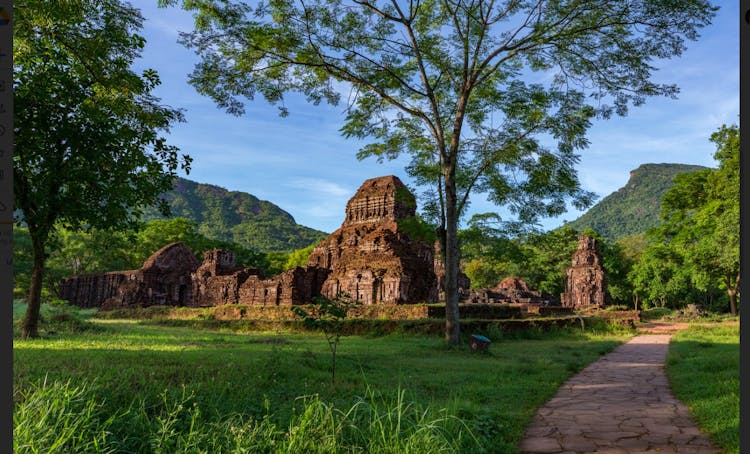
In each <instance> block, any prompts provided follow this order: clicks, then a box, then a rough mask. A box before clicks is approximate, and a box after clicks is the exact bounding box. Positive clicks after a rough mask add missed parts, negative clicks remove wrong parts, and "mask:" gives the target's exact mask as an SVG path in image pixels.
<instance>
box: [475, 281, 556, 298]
mask: <svg viewBox="0 0 750 454" xmlns="http://www.w3.org/2000/svg"><path fill="white" fill-rule="evenodd" d="M550 300H551V296H550V295H548V294H545V293H542V292H539V291H535V290H531V289H530V288H529V285H528V284H527V283H526V282H524V281H523V280H521V279H519V278H517V277H508V278H505V279H503V280H502V281H500V283H499V284H497V286H496V287H494V288H480V289H475V290H472V291H471V292H469V293H468V294H467V295H466V296H465V297H464V298H462V301H463V302H468V303H483V304H489V303H507V304H532V305H547V304H550V302H551V301H550Z"/></svg>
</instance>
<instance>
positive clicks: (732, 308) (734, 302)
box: [727, 274, 740, 315]
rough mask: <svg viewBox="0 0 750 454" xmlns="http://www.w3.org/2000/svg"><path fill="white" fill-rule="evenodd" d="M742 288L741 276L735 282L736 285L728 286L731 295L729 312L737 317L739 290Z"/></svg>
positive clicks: (728, 292)
mask: <svg viewBox="0 0 750 454" xmlns="http://www.w3.org/2000/svg"><path fill="white" fill-rule="evenodd" d="M739 287H740V275H739V274H738V275H737V278H736V279H735V280H734V285H727V295H729V312H730V313H731V314H732V315H737V290H738V289H739Z"/></svg>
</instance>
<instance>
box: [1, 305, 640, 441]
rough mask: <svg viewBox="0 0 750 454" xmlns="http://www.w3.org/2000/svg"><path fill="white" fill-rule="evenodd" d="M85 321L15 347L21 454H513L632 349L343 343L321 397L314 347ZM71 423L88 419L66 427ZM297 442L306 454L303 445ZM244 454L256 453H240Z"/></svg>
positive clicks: (420, 339)
mask: <svg viewBox="0 0 750 454" xmlns="http://www.w3.org/2000/svg"><path fill="white" fill-rule="evenodd" d="M62 318H65V317H62ZM91 323H93V324H95V326H96V327H97V329H95V330H84V331H81V332H77V331H78V330H80V329H81V327H83V328H85V324H83V325H75V326H74V327H73V329H70V330H61V331H59V332H57V333H56V334H52V335H47V336H46V337H44V338H42V339H38V340H33V341H23V340H16V341H15V342H14V362H13V373H14V395H15V400H16V406H15V410H14V423H15V429H14V435H15V438H14V443H16V447H17V448H18V449H17V452H33V449H35V448H39V449H40V450H43V451H45V452H46V450H47V448H49V446H50V445H51V444H53V443H55V442H56V441H59V440H60V439H62V438H63V437H62V435H60V434H64V433H68V432H66V430H68V429H65V428H66V427H67V428H75V430H72V429H70V430H68V431H69V432H70V433H71V434H73V433H75V434H84V435H75V436H74V435H70V437H69V438H68V439H66V441H65V442H66V443H68V446H87V447H88V449H94V448H91V447H92V446H96V449H95V450H97V451H100V452H103V451H106V449H108V448H109V449H112V450H115V451H119V452H235V450H236V452H243V451H244V452H247V451H248V450H250V451H257V452H316V451H317V452H363V451H366V450H369V451H370V452H385V451H383V450H384V449H385V450H388V449H386V448H383V447H384V446H392V448H389V449H390V450H391V451H394V452H420V450H421V451H424V449H427V448H425V447H430V448H429V450H435V452H437V451H438V450H442V451H444V452H498V453H510V452H515V446H516V445H517V444H518V442H519V441H520V439H521V437H522V435H523V430H524V427H525V426H526V424H527V423H528V421H529V420H530V418H531V416H532V415H533V413H534V411H535V409H536V408H537V407H538V406H540V405H542V404H543V403H544V402H545V401H546V400H547V399H549V398H550V397H552V395H553V394H554V393H555V392H556V390H557V388H558V387H559V386H560V385H561V384H562V383H563V382H564V381H565V380H566V379H567V378H568V377H569V376H570V375H572V374H574V373H575V372H577V371H579V370H581V369H582V368H583V367H584V366H585V365H587V364H588V363H590V362H592V361H594V360H596V359H597V358H598V357H599V356H600V355H602V354H604V353H607V352H608V351H610V350H611V349H612V348H614V347H615V346H616V345H618V344H619V343H620V342H622V341H624V340H626V339H627V338H628V337H629V335H628V334H627V333H624V334H623V333H620V334H604V333H602V334H592V333H586V334H580V333H559V332H558V333H555V334H549V335H539V334H536V335H535V337H537V338H536V339H518V340H510V339H505V340H503V339H495V340H494V342H493V343H492V344H491V345H490V348H489V352H488V353H477V352H471V351H469V350H468V347H466V343H464V344H463V346H462V347H460V348H449V347H447V346H446V345H445V343H444V342H443V340H442V339H441V338H435V337H424V336H415V335H395V334H394V335H388V336H379V337H375V336H371V337H368V336H349V337H345V338H342V340H341V344H340V346H339V356H338V365H337V372H336V383H335V384H332V383H331V376H330V364H331V356H330V353H329V350H328V345H327V343H326V341H325V338H324V336H323V335H322V334H316V333H284V332H265V333H249V334H237V333H231V332H228V331H227V332H218V331H206V330H196V329H190V328H180V327H164V326H154V325H146V324H139V323H138V322H136V321H126V320H92V322H91ZM467 334H470V333H467ZM45 383H46V385H45ZM302 396H317V398H315V397H308V398H307V399H304V398H302ZM355 410H356V411H355ZM73 413H76V414H79V413H83V414H86V415H89V416H87V419H85V420H82V421H81V420H76V421H72V420H70V418H71V414H73ZM66 418H67V419H66ZM401 418H403V421H402V419H401ZM313 420H314V421H317V423H320V422H321V421H323V422H324V424H323V426H325V427H323V426H320V424H319V425H318V426H314V424H312V421H313ZM329 423H330V424H329ZM326 424H328V426H326ZM313 426H314V427H313ZM329 426H330V427H329ZM365 426H366V427H365ZM402 426H403V427H402ZM407 426H408V427H412V429H408V430H407V429H404V427H407ZM266 429H268V430H266ZM264 430H265V432H264ZM409 430H410V431H409ZM326 431H328V432H326ZM459 431H460V433H461V437H460V438H458V435H457V434H459ZM261 433H263V434H266V435H264V436H265V438H263V437H264V436H261V435H260V434H261ZM326 433H328V435H326ZM332 433H333V434H339V435H335V436H329V435H330V434H332ZM402 433H403V434H404V435H403V436H401V435H398V436H399V437H401V438H400V439H399V440H389V439H387V437H389V436H391V434H402ZM217 434H218V435H217ZM248 434H249V435H248ZM268 434H271V435H268ZM295 434H306V435H305V436H304V437H301V436H297V437H296V438H295ZM316 434H317V435H316ZM341 434H344V435H345V436H344V435H341ZM76 437H77V438H76ZM243 437H244V438H243ZM337 437H338V438H337ZM342 437H343V438H342ZM358 437H359V438H358ZM378 437H380V438H382V440H380V441H379V442H373V441H371V440H370V441H366V440H365V441H362V439H365V438H367V439H373V438H378ZM420 437H422V438H430V439H429V440H427V441H424V440H422V441H420V440H417V439H420ZM441 437H442V438H441ZM83 438H86V439H85V440H84V439H83ZM303 439H304V440H307V441H308V442H309V443H312V442H311V441H310V440H312V441H313V442H314V443H313V444H312V445H307V446H303V445H300V444H299V443H298V442H299V441H300V440H303ZM444 439H445V440H444ZM259 440H260V441H259ZM295 440H296V441H295ZM316 440H317V441H316ZM415 440H416V441H415ZM436 440H437V441H436ZM251 441H252V443H256V444H253V445H252V446H253V447H252V448H248V446H250V445H247V444H246V443H249V442H251ZM261 441H262V442H263V443H261ZM243 443H245V444H243ZM257 443H260V444H257ZM331 443H333V444H331ZM368 443H369V444H368ZM378 443H379V444H378ZM420 443H421V444H420ZM23 444H26V447H25V448H23V447H22V445H23ZM477 444H478V445H479V446H477ZM80 449H84V448H80ZM311 450H312V451H311Z"/></svg>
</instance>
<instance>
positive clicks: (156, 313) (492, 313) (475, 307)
mask: <svg viewBox="0 0 750 454" xmlns="http://www.w3.org/2000/svg"><path fill="white" fill-rule="evenodd" d="M292 307H293V306H276V305H269V306H250V305H243V304H225V305H222V306H215V307H205V308H190V307H166V306H164V307H161V306H159V307H153V308H141V309H138V308H132V309H119V310H115V311H107V312H100V314H99V316H100V317H103V318H167V319H191V318H196V319H206V318H213V319H216V320H268V321H280V320H295V319H298V318H299V317H298V316H297V315H296V314H295V313H294V312H293V311H292ZM522 309H523V308H522V307H520V306H512V305H506V304H460V305H459V318H460V319H461V320H462V323H463V321H464V320H470V319H485V320H500V319H512V318H522V317H523V310H522ZM347 318H350V319H365V320H423V319H437V320H441V323H444V322H443V320H445V306H444V305H442V304H400V305H392V306H388V305H372V306H356V307H354V308H352V309H351V311H350V313H349V315H348V317H347Z"/></svg>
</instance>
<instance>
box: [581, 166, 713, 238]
mask: <svg viewBox="0 0 750 454" xmlns="http://www.w3.org/2000/svg"><path fill="white" fill-rule="evenodd" d="M704 169H705V167H703V166H696V165H688V164H642V165H641V166H639V167H638V168H637V169H635V170H633V171H631V172H630V179H629V180H628V183H627V184H626V185H625V186H623V187H622V188H620V189H618V190H617V191H615V192H613V193H612V194H610V195H608V196H606V197H605V198H603V199H602V200H600V201H599V202H598V203H597V204H596V205H594V206H593V207H591V208H590V209H589V210H588V211H586V213H584V214H583V215H581V217H579V218H578V219H576V220H574V221H571V222H569V223H567V224H566V225H567V226H569V227H572V228H574V229H576V230H579V231H581V230H584V229H586V228H591V229H593V230H595V231H596V232H598V233H599V235H601V236H602V237H603V238H606V239H607V240H610V241H614V240H619V239H621V238H623V237H626V236H632V235H638V234H643V233H645V232H646V230H648V229H649V228H651V227H655V226H657V225H658V224H659V223H660V218H659V207H660V206H661V199H662V197H663V196H664V194H665V193H666V192H667V190H669V189H670V188H671V187H672V186H673V185H674V179H675V177H676V176H677V175H681V174H685V173H691V172H698V171H701V170H704Z"/></svg>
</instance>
